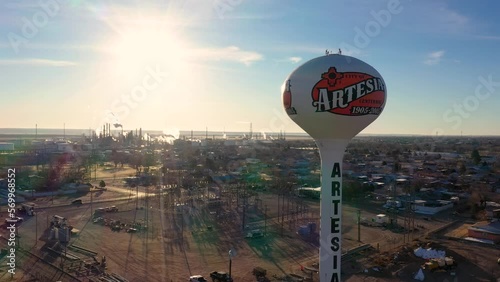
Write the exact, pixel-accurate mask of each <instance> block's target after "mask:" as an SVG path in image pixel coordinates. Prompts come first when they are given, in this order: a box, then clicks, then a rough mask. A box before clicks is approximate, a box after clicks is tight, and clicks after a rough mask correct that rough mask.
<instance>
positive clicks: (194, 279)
mask: <svg viewBox="0 0 500 282" xmlns="http://www.w3.org/2000/svg"><path fill="white" fill-rule="evenodd" d="M189 282H207V279H205V278H203V276H201V275H193V276H190V277H189Z"/></svg>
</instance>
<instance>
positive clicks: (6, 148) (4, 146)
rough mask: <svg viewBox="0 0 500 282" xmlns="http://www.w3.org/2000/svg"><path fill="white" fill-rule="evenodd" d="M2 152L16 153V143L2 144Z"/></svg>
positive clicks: (0, 148) (0, 147)
mask: <svg viewBox="0 0 500 282" xmlns="http://www.w3.org/2000/svg"><path fill="white" fill-rule="evenodd" d="M0 151H14V143H8V142H0Z"/></svg>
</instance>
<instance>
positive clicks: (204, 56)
mask: <svg viewBox="0 0 500 282" xmlns="http://www.w3.org/2000/svg"><path fill="white" fill-rule="evenodd" d="M188 52H189V53H190V54H191V55H192V56H193V57H195V58H199V59H200V60H207V61H231V62H237V63H242V64H244V65H246V66H249V65H251V64H253V63H254V62H257V61H260V60H262V59H263V56H262V55H261V54H259V53H257V52H254V51H245V50H241V49H240V48H239V47H236V46H229V47H225V48H203V49H194V50H190V51H188Z"/></svg>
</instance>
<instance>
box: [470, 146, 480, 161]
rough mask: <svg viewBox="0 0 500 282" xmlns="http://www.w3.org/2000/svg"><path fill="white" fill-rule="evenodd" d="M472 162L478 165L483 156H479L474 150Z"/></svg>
mask: <svg viewBox="0 0 500 282" xmlns="http://www.w3.org/2000/svg"><path fill="white" fill-rule="evenodd" d="M471 158H472V161H473V162H474V163H475V164H476V165H477V164H479V163H480V162H481V155H479V151H478V150H477V149H474V150H473V151H472V153H471Z"/></svg>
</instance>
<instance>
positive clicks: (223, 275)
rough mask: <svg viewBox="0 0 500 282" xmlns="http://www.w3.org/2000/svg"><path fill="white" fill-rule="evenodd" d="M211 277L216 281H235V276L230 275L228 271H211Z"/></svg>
mask: <svg viewBox="0 0 500 282" xmlns="http://www.w3.org/2000/svg"><path fill="white" fill-rule="evenodd" d="M210 278H212V281H214V282H233V278H231V277H229V274H228V273H227V272H222V271H212V272H210Z"/></svg>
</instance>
